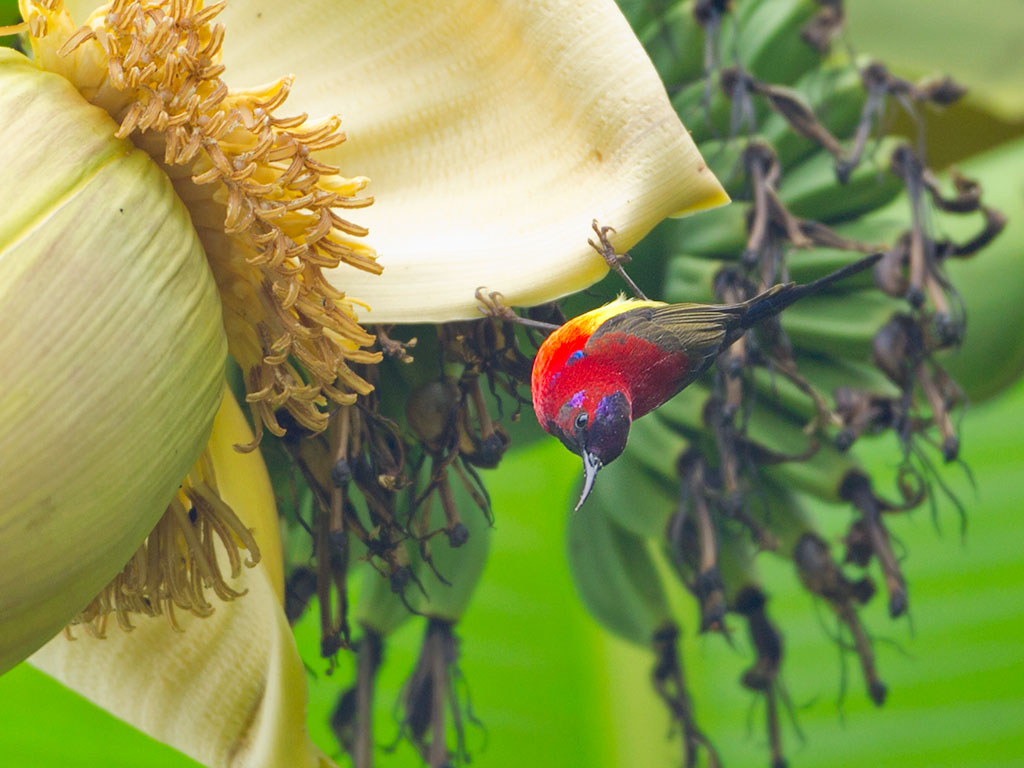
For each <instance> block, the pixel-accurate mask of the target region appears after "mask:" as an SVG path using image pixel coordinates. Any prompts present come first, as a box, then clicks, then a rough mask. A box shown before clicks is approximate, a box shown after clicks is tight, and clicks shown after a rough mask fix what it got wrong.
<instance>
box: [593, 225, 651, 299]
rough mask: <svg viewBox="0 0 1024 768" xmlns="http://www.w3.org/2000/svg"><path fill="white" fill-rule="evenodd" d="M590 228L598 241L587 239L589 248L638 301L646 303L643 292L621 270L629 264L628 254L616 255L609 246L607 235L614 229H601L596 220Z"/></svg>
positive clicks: (613, 249) (613, 248) (623, 270)
mask: <svg viewBox="0 0 1024 768" xmlns="http://www.w3.org/2000/svg"><path fill="white" fill-rule="evenodd" d="M590 226H591V227H592V228H593V230H594V234H596V235H597V240H598V241H597V242H596V243H595V242H594V241H593V240H591V239H589V238H588V239H587V242H588V243H590V247H591V248H593V249H594V250H595V251H597V252H598V254H600V256H601V258H603V259H604V260H605V263H606V264H607V265H608V266H609V267H610V268H611V269H613V270H615V272H616V273H617V274H618V276H619V277H621V278H622V279H623V281H624V282H625V283H626V285H628V286H629V289H630V290H631V291H632V292H633V294H634V295H635V296H636V297H637V298H638V299H643V300H644V301H646V300H647V296H645V295H644V292H643V291H641V290H640V288H639V287H638V286H637V284H636V283H634V282H633V279H632V278H631V277H630V276H629V275H627V274H626V270H625V269H623V268H622V265H623V264H629V262H630V258H629V254H628V253H616V252H615V246H613V245H612V244H611V241H610V240H609V239H608V233H609V232H615V228H614V227H602V226H601V225H600V224H598V223H597V219H594V220H593V221H592V222H591V225H590Z"/></svg>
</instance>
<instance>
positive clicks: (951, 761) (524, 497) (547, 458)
mask: <svg viewBox="0 0 1024 768" xmlns="http://www.w3.org/2000/svg"><path fill="white" fill-rule="evenodd" d="M13 7H14V3H12V2H10V1H9V0H4V1H3V2H0V24H2V23H6V22H8V21H11V20H13V19H14V18H15V14H14V12H13V10H12V9H13ZM848 11H849V15H850V18H851V23H850V29H851V40H852V41H853V42H854V44H855V45H856V47H857V50H858V51H861V52H872V53H876V54H878V55H879V56H880V57H882V58H884V59H885V60H886V61H888V62H889V63H891V64H893V65H894V67H895V68H897V69H898V70H900V71H902V72H905V73H907V74H908V75H912V76H917V75H920V74H926V73H929V72H931V71H933V70H934V69H935V68H938V67H941V68H942V69H948V70H949V71H951V72H953V73H955V74H958V75H960V76H961V78H962V79H963V80H964V81H966V82H967V83H968V85H971V86H972V87H973V88H974V94H973V96H972V99H971V100H970V101H968V102H967V103H966V104H964V105H961V106H958V107H956V108H955V109H954V110H952V111H951V113H950V114H947V115H945V116H944V117H942V118H936V117H930V118H929V125H930V141H931V144H930V147H931V149H932V150H934V152H935V155H934V156H933V158H932V160H933V162H935V163H936V164H938V165H942V164H944V163H945V162H950V161H959V160H961V159H963V158H965V157H967V156H969V155H971V154H974V153H975V152H978V151H981V150H984V149H986V148H988V147H991V146H993V145H995V144H999V143H1001V142H1004V141H1008V140H1010V139H1012V138H1014V137H1018V136H1022V135H1024V56H1022V55H1021V53H1020V51H1021V49H1022V47H1024V3H1022V2H1021V1H1020V0H983V1H982V2H978V3H962V2H952V1H951V0H945V1H942V2H939V1H937V0H902V2H899V3H891V2H887V1H886V0H852V2H849V3H848ZM940 120H941V123H940V122H939V121H940ZM939 125H941V131H940V130H939V128H938V127H936V126H939ZM1018 146H1021V145H1020V143H1019V142H1018ZM1016 155H1017V156H1022V155H1024V152H1021V151H1018V152H1017V153H1016ZM1018 170H1019V171H1020V173H1017V171H1018ZM1009 172H1011V173H1013V174H1014V176H1013V178H1015V179H1016V181H1017V188H1018V191H1019V197H1020V198H1021V199H1022V200H1024V180H1022V179H1024V161H1022V162H1020V163H1018V165H1017V166H1016V170H1014V169H1013V168H1011V169H1009ZM1019 210H1021V211H1024V205H1022V206H1020V207H1019ZM1020 231H1021V230H1020V227H1017V228H1015V230H1014V233H1013V236H1014V237H1017V236H1019V233H1020ZM1021 248H1022V250H1024V243H1021ZM981 258H984V254H983V255H982V257H981ZM1013 332H1014V333H1015V334H1016V333H1019V331H1017V330H1014V331H1013ZM527 418H530V416H528V415H527ZM1022 431H1024V384H1018V385H1016V386H1015V387H1014V388H1013V389H1011V390H1010V391H1008V392H1005V393H1003V394H1002V395H1000V396H999V397H997V398H995V399H993V400H991V401H989V402H986V403H983V404H980V405H976V406H974V407H972V408H971V409H969V411H968V412H967V415H966V417H965V419H964V422H963V444H964V450H963V457H964V459H965V460H966V462H967V463H968V464H969V465H970V467H971V469H972V470H973V474H974V484H973V485H972V483H971V482H970V480H969V479H968V477H967V475H966V474H965V473H964V472H963V471H962V470H961V469H960V468H958V467H956V466H953V467H949V468H947V472H946V474H945V476H946V478H947V479H948V482H949V484H950V485H951V486H952V488H953V489H954V490H955V491H956V493H957V494H958V495H959V496H960V498H961V499H962V501H963V503H964V506H965V507H966V508H967V509H968V512H969V525H968V530H967V534H966V536H965V537H963V538H961V536H960V527H959V526H960V520H959V517H958V515H957V513H956V511H955V509H954V507H953V506H952V505H951V504H950V503H948V502H945V501H943V502H940V504H939V510H938V514H937V518H936V520H933V519H932V517H931V516H930V515H929V512H928V510H927V509H922V510H918V511H916V512H915V513H913V514H911V515H902V516H899V517H898V518H897V519H895V520H893V521H892V522H891V526H892V533H893V535H894V537H896V538H897V539H898V541H899V543H900V544H901V545H902V547H901V548H902V549H903V550H905V551H906V552H908V553H909V556H908V558H907V560H906V561H905V563H904V568H905V573H906V574H907V577H908V581H909V585H910V595H911V615H910V617H909V619H903V620H901V621H898V622H891V621H890V620H889V619H888V618H887V616H885V614H884V601H881V600H876V601H874V604H873V605H871V606H870V607H869V609H868V610H867V612H866V616H867V620H868V624H869V627H870V629H871V631H872V633H873V634H874V636H875V638H876V643H877V652H878V657H879V659H878V661H879V667H880V669H881V673H882V676H883V679H884V680H885V682H886V683H887V684H888V686H889V698H888V701H887V702H886V704H885V706H884V707H883V708H882V710H881V711H876V710H875V708H874V707H873V706H872V705H871V704H870V702H869V701H868V699H867V697H866V696H865V694H864V691H863V687H862V684H861V681H860V677H859V672H858V670H857V668H856V663H855V660H854V659H853V658H847V659H845V660H844V659H843V658H842V657H841V655H840V653H839V651H838V649H837V647H836V645H835V644H834V643H833V642H832V641H831V640H829V639H828V634H829V633H831V632H832V630H833V626H832V619H831V618H830V614H829V612H828V611H827V610H826V609H824V608H823V607H818V608H817V609H816V608H815V606H814V605H813V603H812V600H811V598H810V597H809V596H808V594H807V593H806V592H805V591H804V590H803V589H801V588H800V587H799V585H798V583H797V581H796V578H795V576H794V574H793V572H792V569H791V567H790V566H789V565H788V564H786V563H782V562H778V561H774V560H772V558H771V556H770V555H764V556H762V557H760V558H759V563H760V565H761V567H762V569H763V572H764V576H765V582H766V585H767V586H768V587H769V591H770V594H771V595H772V598H771V612H772V616H773V618H774V619H775V621H776V622H777V623H778V624H779V625H780V626H781V627H784V628H785V642H786V660H785V663H784V667H783V678H784V681H785V685H786V687H787V689H788V693H789V696H790V699H791V701H792V708H793V717H792V718H785V719H784V722H785V723H786V725H785V729H784V741H785V745H786V752H787V756H788V757H789V759H790V764H791V765H794V766H804V767H807V768H810V767H812V766H850V765H857V766H880V767H881V766H901V768H912V767H913V766H978V767H979V768H980V767H981V766H986V767H990V766H1024V641H1022V637H1024V557H1021V551H1022V546H1021V544H1020V534H1019V533H1017V531H1018V530H1019V529H1020V523H1019V520H1018V518H1019V515H1020V513H1021V511H1022V510H1024V501H1022V500H1024V439H1022V437H1021V432H1022ZM870 462H875V463H876V465H879V466H881V465H885V464H889V463H891V461H890V458H889V457H886V456H884V455H873V456H870V457H869V463H870ZM578 471H579V467H578V459H577V458H575V457H574V456H572V455H570V454H568V453H567V452H565V451H564V450H563V449H562V447H561V446H560V445H559V444H557V443H556V442H555V441H552V440H544V441H540V442H535V443H532V444H529V445H527V446H524V447H521V448H515V449H514V450H513V451H512V452H511V453H510V454H509V456H508V457H507V458H506V459H505V461H504V462H503V464H502V468H501V470H500V471H498V472H492V473H490V476H489V477H488V478H487V485H488V488H489V489H490V490H491V492H492V495H493V499H494V508H495V510H496V515H497V530H496V532H495V536H494V537H493V544H492V554H491V556H490V559H489V561H488V564H487V570H486V572H485V574H484V578H483V581H482V583H481V585H480V587H479V589H478V591H477V594H476V597H475V598H474V603H473V606H472V607H471V609H470V611H469V612H468V614H467V616H466V618H465V620H464V621H463V622H462V623H461V624H460V627H459V631H460V634H461V635H462V636H463V637H465V638H466V640H465V641H464V642H463V643H462V645H461V651H462V670H463V672H464V673H465V677H466V680H467V681H468V686H469V692H470V693H471V694H472V706H473V710H474V712H475V714H476V715H477V716H478V717H479V718H480V720H481V721H482V723H483V727H482V728H477V727H474V726H470V727H469V729H468V742H469V748H470V751H471V752H472V754H473V762H474V764H476V765H480V766H485V767H487V768H492V767H493V768H504V767H505V766H525V765H538V766H557V765H568V766H593V767H594V768H601V767H608V768H611V767H613V766H614V767H616V768H624V767H625V766H629V767H630V768H642V767H644V766H671V765H679V764H681V752H680V749H679V747H678V741H677V740H669V739H668V738H667V734H668V730H669V724H668V719H667V716H666V715H665V713H664V710H663V707H662V705H661V703H660V702H659V701H658V700H656V698H655V697H654V694H653V693H652V692H651V690H650V687H649V685H648V678H649V671H650V665H651V663H652V659H651V657H650V656H649V655H648V654H647V653H646V652H644V651H641V650H638V649H635V648H633V647H630V646H627V645H625V644H624V643H621V642H619V641H617V640H615V639H614V638H612V637H610V636H609V635H608V634H606V633H604V632H603V631H602V630H601V629H600V628H599V627H598V626H597V625H596V624H595V622H593V621H592V620H591V619H590V618H589V617H588V616H587V614H586V613H585V612H584V610H583V609H582V607H581V605H580V603H579V601H578V599H577V597H576V595H575V593H574V591H573V587H572V584H571V581H570V577H569V572H568V567H567V564H566V558H565V553H564V550H565V543H564V525H565V514H566V510H567V509H569V508H570V500H571V498H572V497H573V495H574V493H575V489H576V483H577V475H578ZM524 478H529V482H524ZM814 511H815V513H816V516H817V517H818V519H819V520H821V521H824V524H825V528H826V532H827V533H829V534H831V535H833V536H834V537H839V536H840V535H841V532H842V530H843V528H844V526H845V524H846V522H847V521H848V514H849V513H848V511H846V510H842V511H840V510H839V509H838V508H835V509H830V508H827V507H819V508H816V509H815V510H814ZM584 513H585V510H584ZM876 575H877V574H876ZM675 599H676V600H677V601H678V611H677V615H678V616H680V617H682V618H683V619H684V623H685V624H686V630H687V634H686V635H685V637H684V639H683V643H684V648H685V656H686V668H687V674H688V676H689V685H690V690H691V693H693V694H694V697H695V699H696V701H697V707H698V717H699V719H700V722H701V724H702V725H703V727H704V728H705V729H706V730H707V731H708V733H709V735H710V736H711V738H712V739H713V741H714V742H715V744H716V745H717V747H718V748H719V750H720V752H721V754H722V756H723V758H724V759H725V762H726V764H727V765H728V766H757V765H765V764H766V763H767V757H766V754H767V753H766V750H765V743H766V738H765V736H764V734H763V732H762V730H761V728H762V726H761V723H762V722H763V718H762V716H761V714H762V713H761V712H760V711H759V706H760V704H759V702H758V701H757V700H755V698H754V697H753V696H752V695H751V694H749V693H747V692H746V691H744V690H743V689H742V688H741V687H740V686H739V685H738V684H737V682H736V681H737V679H738V677H739V676H740V674H741V671H742V670H743V669H744V668H745V667H746V666H747V664H748V663H749V658H750V649H749V648H748V647H747V641H746V637H745V635H744V634H743V633H742V632H737V633H735V643H736V647H735V648H730V647H729V645H728V644H727V643H726V642H725V641H724V639H723V638H722V637H720V636H697V635H696V634H695V632H694V629H693V627H694V625H695V624H696V620H697V608H696V606H695V604H693V602H692V600H691V599H690V598H689V597H688V596H687V595H685V594H682V593H681V592H680V593H678V594H676V595H675ZM296 632H297V635H298V637H299V642H300V647H301V648H302V651H303V654H304V656H305V658H306V659H307V661H308V663H309V665H310V669H311V674H310V678H309V683H310V688H311V712H310V724H311V726H310V727H311V729H312V730H313V734H314V738H315V739H316V740H317V742H318V743H319V744H320V745H321V746H322V747H323V748H324V749H325V751H327V752H328V753H329V754H335V755H337V754H338V749H337V746H336V744H335V742H334V739H333V736H332V735H331V734H330V732H329V730H328V728H327V719H328V713H329V711H330V709H331V708H332V707H333V705H334V701H335V699H336V697H337V695H338V691H339V690H340V689H341V688H342V687H344V685H346V684H347V682H348V681H349V680H350V679H351V669H350V667H348V666H346V664H347V662H343V663H342V665H341V666H340V667H339V668H338V669H337V670H336V671H335V673H334V675H333V676H327V675H326V674H325V664H324V663H323V662H322V660H320V659H319V657H318V650H319V648H318V629H317V625H316V616H315V615H314V614H313V613H309V614H307V615H306V617H305V618H304V619H303V621H302V623H301V624H300V625H299V626H298V627H297V629H296ZM421 632H422V627H421V626H420V624H419V623H418V622H409V623H408V624H407V625H406V626H405V627H403V629H402V630H401V631H400V632H399V633H398V634H397V635H396V636H395V637H394V638H393V640H392V642H391V643H390V644H389V646H388V648H387V651H386V654H387V655H386V662H385V666H384V668H383V671H382V679H381V682H380V686H379V697H378V701H379V711H378V718H379V722H380V727H379V728H378V733H379V734H380V737H381V738H383V739H385V740H387V739H389V738H390V736H391V734H395V733H397V725H394V726H392V725H391V723H393V721H394V718H393V715H392V705H393V703H394V702H395V701H396V699H397V697H398V694H399V689H400V687H401V684H402V682H403V680H404V678H405V677H406V675H407V674H408V673H409V672H410V671H411V669H412V667H413V664H414V661H415V655H416V652H417V650H418V644H419V640H420V633H421ZM844 668H845V670H846V673H845V680H846V684H845V691H844V686H843V684H842V682H841V681H842V680H843V679H844V675H843V669H844ZM801 733H802V734H803V737H802V738H801V736H800V734H801ZM379 763H380V764H382V765H396V766H397V765H402V766H404V765H418V764H419V760H418V758H417V757H416V756H415V755H414V754H413V752H412V751H411V749H409V748H408V747H407V746H405V745H399V746H398V747H397V748H396V750H395V752H394V753H393V754H392V755H391V756H386V755H382V756H381V759H380V760H379ZM7 765H23V766H36V767H38V768H56V767H57V766H60V767H61V768H66V766H81V767H82V768H91V767H92V766H103V768H122V767H124V768H127V767H128V766H132V768H135V767H136V766H147V768H172V767H176V768H186V767H187V766H193V767H194V766H195V765H196V764H195V763H193V762H192V761H190V760H189V759H187V758H185V757H183V756H181V755H179V754H178V753H176V752H174V751H173V750H171V749H169V748H167V747H165V746H163V745H161V744H158V743H156V742H154V741H152V740H151V739H149V738H148V737H146V736H144V735H142V734H140V733H138V732H136V731H134V730H133V729H131V728H130V727H128V726H126V725H124V724H122V723H121V722H120V721H118V720H116V719H114V718H112V717H111V716H109V715H107V714H106V713H105V712H103V711H101V710H98V709H97V708H95V707H93V706H92V705H90V704H89V703H88V702H86V701H84V700H83V699H81V698H79V697H78V696H76V695H75V694H72V693H70V692H68V691H66V690H65V689H63V688H62V687H61V686H59V685H58V684H57V683H55V682H53V681H51V680H50V679H49V678H47V677H46V676H45V675H43V674H41V673H39V672H37V671H36V670H34V669H32V668H31V667H28V666H27V665H21V666H20V667H18V668H16V669H15V670H13V671H12V672H10V673H8V674H7V675H5V676H3V677H2V678H0V766H7Z"/></svg>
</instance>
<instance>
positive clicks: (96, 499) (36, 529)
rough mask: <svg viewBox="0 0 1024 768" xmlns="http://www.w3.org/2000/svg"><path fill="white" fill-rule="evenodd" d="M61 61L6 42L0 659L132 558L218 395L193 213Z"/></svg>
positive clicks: (0, 79) (0, 77) (69, 613)
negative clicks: (39, 63) (47, 67)
mask: <svg viewBox="0 0 1024 768" xmlns="http://www.w3.org/2000/svg"><path fill="white" fill-rule="evenodd" d="M116 128H117V126H116V125H115V124H114V122H113V121H112V120H111V119H110V117H109V116H108V115H107V114H106V113H105V112H103V111H102V110H100V109H98V108H96V107H93V106H90V105H89V104H87V103H86V102H85V101H84V100H83V99H82V97H81V96H80V95H79V94H78V92H77V91H76V90H75V89H74V88H73V87H72V86H71V85H70V84H69V83H68V82H67V81H66V80H64V79H63V78H61V77H58V76H56V75H51V74H46V73H43V72H42V71H40V70H39V69H38V68H37V67H36V66H35V65H34V64H32V63H31V62H30V61H28V59H26V58H25V57H24V56H21V55H20V54H18V53H15V52H14V51H10V50H7V49H0V132H2V133H3V135H4V137H5V139H4V141H3V142H0V167H2V168H3V169H4V175H3V180H2V181H0V318H2V320H0V322H2V327H3V332H2V333H0V360H2V361H3V362H2V364H0V542H2V545H0V672H3V671H5V670H7V669H9V668H10V667H11V666H12V665H14V664H15V663H17V662H18V661H19V660H21V659H22V658H24V657H25V656H27V655H28V654H29V653H31V652H32V651H33V650H35V649H36V648H37V647H39V646H40V645H41V644H42V643H43V642H45V641H46V640H48V639H49V638H50V637H52V636H53V635H54V634H56V633H57V632H58V631H59V630H60V629H61V627H62V626H63V625H64V624H66V623H67V621H68V620H69V619H70V618H71V617H73V616H74V615H75V614H76V613H78V612H79V611H81V610H82V609H83V608H84V607H85V605H86V604H87V603H88V602H89V601H90V600H91V599H92V598H93V597H94V596H95V595H96V594H97V593H98V592H99V591H100V590H101V589H102V588H103V587H104V586H105V585H106V584H107V583H108V582H109V581H110V580H111V579H112V578H113V577H114V575H115V574H116V573H117V572H118V571H119V570H120V569H121V568H122V567H123V566H124V564H125V563H126V562H127V561H128V559H129V558H130V557H131V555H132V553H133V552H134V551H135V550H136V549H137V548H138V546H139V545H140V544H141V543H142V541H143V539H145V537H146V536H147V534H148V533H149V532H150V530H151V529H152V528H153V526H154V524H155V523H156V521H157V520H158V519H159V518H160V516H161V514H162V513H163V512H164V510H165V509H166V507H167V504H168V502H169V501H170V499H171V496H172V495H173V493H174V492H175V490H176V488H177V487H178V485H179V483H180V482H181V480H182V478H183V477H184V476H185V475H186V473H187V472H188V470H189V468H190V467H191V466H192V464H193V462H194V461H195V460H196V457H197V456H198V455H199V453H200V452H201V451H202V449H203V446H204V445H205V443H206V439H207V437H208V436H209V432H210V427H211V424H212V422H213V417H214V414H215V412H216V410H217V406H218V404H219V403H220V399H221V390H222V386H223V364H224V356H225V354H226V343H225V338H224V332H223V329H222V322H221V308H220V301H219V299H218V296H217V291H216V288H215V286H214V282H213V278H212V276H211V274H210V271H209V267H208V266H207V263H206V259H205V257H204V255H203V251H202V249H201V248H200V245H199V242H198V240H197V238H196V235H195V232H194V230H193V228H192V225H191V221H190V219H189V215H188V212H187V211H186V210H185V208H184V206H183V205H182V204H181V202H180V201H179V200H178V198H177V197H176V196H175V194H174V190H173V189H172V187H171V184H170V182H169V181H168V180H167V178H166V176H165V175H164V174H163V173H161V172H160V171H159V170H158V169H157V167H156V166H155V165H154V163H153V162H152V160H150V158H149V157H148V156H147V155H146V154H145V153H143V152H141V151H138V150H136V149H135V148H134V147H133V146H132V145H131V144H130V143H129V142H127V141H121V140H117V139H115V138H114V132H115V130H116Z"/></svg>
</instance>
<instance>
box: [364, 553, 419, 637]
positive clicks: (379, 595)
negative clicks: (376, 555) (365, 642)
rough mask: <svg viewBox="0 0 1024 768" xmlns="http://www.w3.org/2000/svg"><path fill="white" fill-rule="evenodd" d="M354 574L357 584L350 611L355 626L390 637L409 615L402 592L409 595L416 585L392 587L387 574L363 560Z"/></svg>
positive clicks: (397, 584) (396, 585) (395, 585)
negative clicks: (353, 605)
mask: <svg viewBox="0 0 1024 768" xmlns="http://www.w3.org/2000/svg"><path fill="white" fill-rule="evenodd" d="M355 574H356V581H357V583H358V585H359V587H358V591H357V592H356V598H355V610H354V611H353V615H354V617H355V620H356V623H357V624H359V626H361V627H364V628H365V629H369V630H370V631H372V632H374V633H375V634H377V635H379V636H380V637H388V636H390V635H391V634H392V633H394V631H395V630H397V629H398V628H399V627H400V626H402V624H404V623H405V622H406V621H407V620H408V619H409V617H410V616H412V613H411V612H410V611H409V607H408V606H407V604H406V603H407V600H408V598H406V597H403V593H402V589H403V588H404V589H405V594H407V595H411V594H412V591H413V590H414V589H416V586H415V585H414V584H405V585H403V584H400V583H395V584H394V585H392V581H391V580H390V579H389V578H388V577H387V576H386V575H384V574H382V573H379V572H378V571H377V569H376V568H374V567H373V566H372V565H371V564H370V563H369V562H365V561H364V562H362V563H360V564H359V565H358V566H357V567H356V569H355Z"/></svg>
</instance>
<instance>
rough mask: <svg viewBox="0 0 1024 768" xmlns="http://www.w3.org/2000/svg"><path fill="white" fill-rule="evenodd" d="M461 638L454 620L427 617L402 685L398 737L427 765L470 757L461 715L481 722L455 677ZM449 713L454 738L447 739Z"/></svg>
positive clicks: (438, 766)
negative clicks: (463, 698) (410, 669)
mask: <svg viewBox="0 0 1024 768" xmlns="http://www.w3.org/2000/svg"><path fill="white" fill-rule="evenodd" d="M458 658H459V640H458V638H457V637H456V635H455V632H454V628H453V626H452V623H451V622H449V621H445V620H442V619H437V618H431V619H429V620H428V622H427V629H426V633H425V634H424V637H423V643H422V645H421V646H420V655H419V659H418V660H417V662H416V667H415V668H414V669H413V672H412V674H411V675H410V676H409V678H408V680H407V681H406V683H405V686H404V687H403V689H402V701H401V706H402V712H403V714H402V720H401V725H400V730H399V738H403V737H404V738H406V739H408V740H409V741H410V742H411V743H412V744H413V746H414V747H416V749H417V751H419V753H420V757H421V758H422V759H423V761H424V762H426V763H427V764H428V765H429V766H430V768H443V767H444V766H453V765H457V764H464V763H468V762H470V755H469V752H468V750H467V748H466V734H465V721H466V720H468V721H469V722H471V723H474V724H477V725H479V721H477V720H476V718H475V717H474V716H473V713H472V710H471V708H470V707H469V704H468V702H462V701H460V699H459V693H458V689H457V686H456V683H457V682H458V681H459V680H461V679H462V673H461V672H460V671H459V668H458ZM449 718H451V725H452V729H453V731H454V733H455V744H454V745H453V747H449V745H448V719H449Z"/></svg>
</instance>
